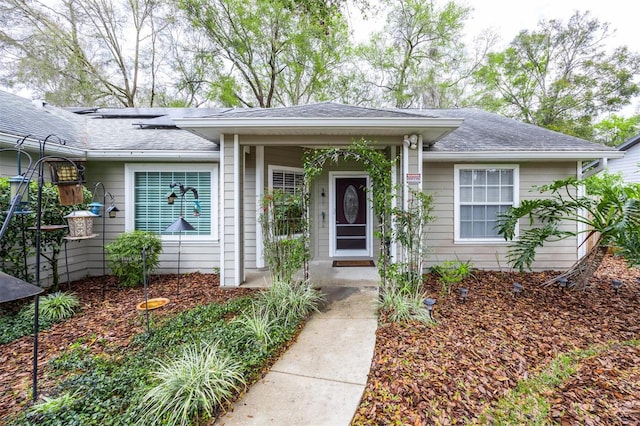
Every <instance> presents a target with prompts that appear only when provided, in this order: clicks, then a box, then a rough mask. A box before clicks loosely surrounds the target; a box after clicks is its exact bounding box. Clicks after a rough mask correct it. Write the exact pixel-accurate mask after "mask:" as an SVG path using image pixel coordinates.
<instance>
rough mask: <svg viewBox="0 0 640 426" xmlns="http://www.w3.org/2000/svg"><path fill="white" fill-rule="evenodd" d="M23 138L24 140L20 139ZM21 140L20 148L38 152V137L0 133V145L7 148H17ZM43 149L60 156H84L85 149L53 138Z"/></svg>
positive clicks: (39, 142) (49, 153)
mask: <svg viewBox="0 0 640 426" xmlns="http://www.w3.org/2000/svg"><path fill="white" fill-rule="evenodd" d="M23 139H24V141H22V140H23ZM20 141H22V143H21V149H22V150H24V151H27V152H40V144H41V140H40V139H32V138H29V137H28V136H27V137H26V138H24V136H23V137H20V136H17V135H11V134H8V133H2V134H0V145H3V146H6V147H9V148H17V147H18V142H20ZM45 151H46V154H47V155H61V156H69V155H73V156H80V157H84V156H86V150H85V149H83V148H76V147H72V146H68V145H62V144H60V143H57V142H56V141H55V140H53V139H52V140H50V141H49V143H47V144H46V145H45Z"/></svg>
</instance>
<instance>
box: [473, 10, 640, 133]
mask: <svg viewBox="0 0 640 426" xmlns="http://www.w3.org/2000/svg"><path fill="white" fill-rule="evenodd" d="M612 34H613V33H612V32H611V31H610V30H609V28H608V24H606V23H601V22H599V21H598V20H597V19H595V18H592V17H591V15H590V14H589V12H585V13H580V12H576V13H575V14H574V15H573V16H571V18H570V19H569V20H568V21H567V22H562V21H559V20H555V19H552V20H542V21H540V23H539V24H538V28H536V29H535V30H533V31H527V30H523V31H521V32H520V33H519V34H518V35H517V36H516V37H515V38H514V40H513V41H512V42H511V43H510V45H509V46H508V47H507V48H506V49H505V50H504V51H502V52H493V53H489V54H488V55H487V59H486V64H485V65H484V66H482V67H479V68H478V70H477V71H476V72H475V77H476V79H477V81H478V82H479V83H480V86H479V91H478V99H477V102H476V104H477V105H480V106H482V107H483V108H485V109H488V110H490V111H493V112H498V113H501V114H503V115H506V116H508V117H512V118H516V119H518V120H521V121H524V122H526V123H531V124H535V125H537V126H540V127H544V128H547V129H551V130H555V131H558V132H562V133H566V134H570V135H574V136H578V137H581V138H584V139H592V138H594V127H593V125H594V124H595V123H594V119H595V118H596V117H599V116H602V115H604V114H606V113H611V112H615V111H620V110H621V109H623V108H624V107H625V106H626V105H629V104H630V102H631V100H632V99H633V97H634V96H637V94H638V93H640V86H638V84H637V82H636V81H635V80H636V79H635V76H637V75H638V72H639V71H640V57H639V56H638V53H636V52H632V51H630V50H629V49H628V47H626V46H620V47H616V48H615V50H613V51H611V52H610V53H608V52H607V51H606V50H605V41H607V40H608V39H610V37H611V35H612ZM619 124H622V123H618V124H617V125H616V126H618V125H619ZM619 128H620V127H619Z"/></svg>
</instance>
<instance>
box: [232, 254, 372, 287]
mask: <svg viewBox="0 0 640 426" xmlns="http://www.w3.org/2000/svg"><path fill="white" fill-rule="evenodd" d="M245 273H246V280H245V282H244V283H242V285H241V287H250V288H253V287H269V286H270V285H271V273H270V272H269V271H268V270H261V269H247V270H246V271H245ZM295 279H302V271H299V272H298V274H296V276H295ZM309 281H310V282H311V284H312V285H313V286H314V287H377V286H378V284H379V283H380V275H378V268H377V267H376V266H368V267H353V266H348V267H334V266H333V262H332V261H330V260H312V261H311V262H309Z"/></svg>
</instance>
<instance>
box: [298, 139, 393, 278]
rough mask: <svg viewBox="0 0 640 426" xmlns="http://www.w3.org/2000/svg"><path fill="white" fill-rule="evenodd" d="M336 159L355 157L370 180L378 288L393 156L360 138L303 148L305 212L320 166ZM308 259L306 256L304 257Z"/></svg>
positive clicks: (384, 263)
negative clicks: (339, 144)
mask: <svg viewBox="0 0 640 426" xmlns="http://www.w3.org/2000/svg"><path fill="white" fill-rule="evenodd" d="M340 160H345V161H346V160H355V161H357V162H359V163H360V164H362V165H363V167H364V170H365V171H366V172H367V173H368V174H369V178H370V179H371V187H372V188H371V193H370V194H368V195H369V196H370V197H371V201H372V204H373V212H374V214H375V215H376V217H377V218H378V229H377V230H376V232H375V235H376V237H377V238H379V239H380V241H381V244H380V256H379V260H378V268H379V270H380V277H381V279H382V287H383V288H386V286H387V284H388V283H387V278H386V277H387V275H388V274H387V273H386V272H387V269H388V267H389V247H390V245H391V243H392V238H393V235H392V232H391V214H392V199H393V187H392V182H391V170H392V166H393V165H394V162H395V159H392V160H389V159H388V158H387V157H386V155H385V154H384V152H382V151H380V150H378V149H376V148H375V147H374V146H372V144H371V143H370V142H369V141H367V140H365V139H362V140H360V141H355V142H353V143H352V144H351V145H349V146H348V147H347V148H326V149H319V150H313V151H307V152H306V154H305V157H304V176H305V181H304V191H303V197H302V202H303V208H304V211H306V212H307V215H308V214H309V200H310V192H309V189H310V188H311V184H312V183H313V181H314V180H315V179H316V178H317V177H318V175H320V173H322V170H323V167H324V165H325V163H326V162H327V161H329V162H331V163H333V164H337V163H338V162H339V161H340ZM308 232H309V230H308V228H307V229H306V230H305V237H304V242H305V244H306V250H307V252H309V251H310V249H309V245H308V244H309V235H308ZM307 258H308V257H307ZM304 269H305V277H306V276H308V272H309V265H308V261H307V262H305V265H304Z"/></svg>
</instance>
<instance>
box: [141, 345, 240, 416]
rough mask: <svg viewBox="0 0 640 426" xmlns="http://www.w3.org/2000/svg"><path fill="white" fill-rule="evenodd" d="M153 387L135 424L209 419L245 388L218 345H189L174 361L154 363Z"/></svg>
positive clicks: (237, 367)
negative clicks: (154, 382) (156, 368)
mask: <svg viewBox="0 0 640 426" xmlns="http://www.w3.org/2000/svg"><path fill="white" fill-rule="evenodd" d="M157 363H158V367H159V368H158V370H157V371H155V372H153V373H152V374H153V376H154V377H155V379H156V380H157V382H158V383H157V384H156V385H155V386H154V387H153V388H151V389H150V390H149V391H148V392H147V394H146V395H145V397H144V398H143V402H142V404H143V406H142V410H141V412H144V414H143V415H142V417H140V420H139V422H138V424H154V425H155V424H169V425H188V424H191V421H192V420H193V419H195V418H197V417H204V418H207V419H212V418H214V417H215V413H216V411H217V410H218V409H219V408H220V407H221V406H222V404H224V403H225V402H227V401H229V400H231V398H232V397H233V394H234V393H235V392H237V391H239V390H240V389H241V388H243V387H244V386H245V382H244V379H243V377H242V374H241V366H240V364H239V363H238V362H236V361H234V360H233V359H232V358H231V356H230V355H229V354H227V353H224V352H223V351H222V350H221V349H220V348H219V345H218V343H213V344H204V345H199V344H191V345H188V346H187V347H185V348H184V350H183V351H182V354H181V355H180V356H179V357H178V358H177V359H175V360H172V361H166V362H161V361H158V362H157Z"/></svg>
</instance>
